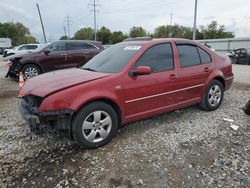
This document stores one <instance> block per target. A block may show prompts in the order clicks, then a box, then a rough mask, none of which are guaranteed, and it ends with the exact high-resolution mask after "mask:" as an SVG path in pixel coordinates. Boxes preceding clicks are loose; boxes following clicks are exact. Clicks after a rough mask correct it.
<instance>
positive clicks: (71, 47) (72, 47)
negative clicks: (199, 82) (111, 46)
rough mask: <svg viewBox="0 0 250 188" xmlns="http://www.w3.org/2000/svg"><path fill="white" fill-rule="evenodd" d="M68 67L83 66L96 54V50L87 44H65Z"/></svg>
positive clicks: (78, 42)
mask: <svg viewBox="0 0 250 188" xmlns="http://www.w3.org/2000/svg"><path fill="white" fill-rule="evenodd" d="M67 50H68V56H67V57H68V66H69V67H76V66H81V65H84V64H85V63H86V62H87V61H89V60H90V59H91V58H92V57H94V56H95V55H96V54H97V48H96V47H95V46H93V45H91V44H89V43H87V42H82V41H74V42H67Z"/></svg>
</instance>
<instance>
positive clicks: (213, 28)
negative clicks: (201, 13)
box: [60, 21, 234, 44]
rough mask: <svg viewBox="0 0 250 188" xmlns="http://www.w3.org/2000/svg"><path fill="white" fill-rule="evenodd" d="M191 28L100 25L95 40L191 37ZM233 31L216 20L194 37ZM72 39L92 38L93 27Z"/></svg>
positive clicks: (222, 35)
mask: <svg viewBox="0 0 250 188" xmlns="http://www.w3.org/2000/svg"><path fill="white" fill-rule="evenodd" d="M192 35H193V29H192V28H191V27H185V26H182V25H178V24H175V25H173V26H171V25H162V26H158V27H156V28H155V29H154V33H150V32H147V31H146V30H145V29H144V28H142V27H140V26H133V27H132V28H131V29H130V31H129V33H123V32H122V31H114V32H111V30H110V29H109V28H107V27H105V26H103V27H101V28H100V29H99V30H98V32H97V40H98V41H101V42H102V43H103V44H115V43H118V42H121V41H123V40H124V39H126V38H129V37H131V38H134V37H146V36H148V37H152V38H168V37H172V38H186V39H192ZM233 37H234V33H233V32H231V31H226V29H225V26H224V25H219V24H218V22H217V21H212V22H211V23H210V24H208V25H207V26H200V27H199V28H198V29H197V32H196V39H197V40H201V39H219V38H233ZM60 39H61V40H63V39H64V40H65V39H68V37H67V36H62V37H61V38H60ZM72 39H78V40H93V39H94V29H93V28H91V27H84V28H81V29H80V30H78V31H77V32H76V33H75V34H74V37H73V38H72Z"/></svg>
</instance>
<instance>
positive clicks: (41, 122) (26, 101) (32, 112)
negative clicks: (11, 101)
mask: <svg viewBox="0 0 250 188" xmlns="http://www.w3.org/2000/svg"><path fill="white" fill-rule="evenodd" d="M37 98H38V97H35V96H25V97H20V98H19V100H18V106H19V110H20V114H21V116H22V118H23V119H24V120H25V121H26V122H27V123H28V125H29V127H30V129H31V131H32V132H37V131H35V130H41V129H42V128H43V127H44V126H47V125H51V126H52V127H54V128H57V129H60V130H67V129H69V130H70V123H71V118H72V115H73V113H74V111H73V110H71V109H63V110H52V111H45V112H39V110H38V108H39V105H40V103H41V102H40V101H39V100H38V99H37Z"/></svg>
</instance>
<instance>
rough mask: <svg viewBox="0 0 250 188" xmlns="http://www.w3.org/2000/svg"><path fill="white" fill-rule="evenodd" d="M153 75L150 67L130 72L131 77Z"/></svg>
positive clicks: (142, 67) (140, 67) (141, 67)
mask: <svg viewBox="0 0 250 188" xmlns="http://www.w3.org/2000/svg"><path fill="white" fill-rule="evenodd" d="M151 73H152V69H151V68H150V67H148V66H139V67H137V68H136V69H135V70H131V71H130V74H129V75H130V76H131V77H134V76H139V75H148V74H151Z"/></svg>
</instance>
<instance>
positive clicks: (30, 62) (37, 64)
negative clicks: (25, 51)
mask: <svg viewBox="0 0 250 188" xmlns="http://www.w3.org/2000/svg"><path fill="white" fill-rule="evenodd" d="M28 64H32V65H36V66H38V67H39V68H40V70H41V72H42V73H44V69H43V67H42V66H41V65H40V64H39V63H36V62H34V61H27V62H25V63H23V64H22V65H21V67H20V71H21V70H22V68H23V67H24V66H25V65H28Z"/></svg>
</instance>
